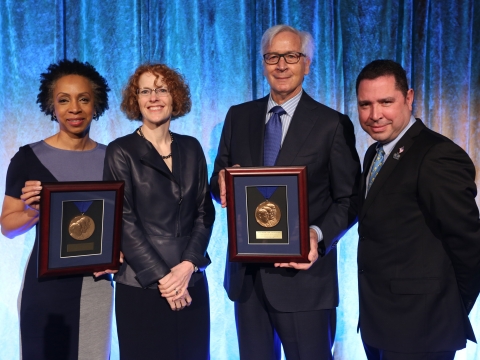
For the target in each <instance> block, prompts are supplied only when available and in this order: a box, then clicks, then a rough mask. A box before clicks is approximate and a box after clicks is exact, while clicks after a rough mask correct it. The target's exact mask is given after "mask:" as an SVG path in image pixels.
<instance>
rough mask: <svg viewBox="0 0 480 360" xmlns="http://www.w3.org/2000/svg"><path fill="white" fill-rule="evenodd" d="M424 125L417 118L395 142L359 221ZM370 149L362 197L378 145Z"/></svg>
mask: <svg viewBox="0 0 480 360" xmlns="http://www.w3.org/2000/svg"><path fill="white" fill-rule="evenodd" d="M424 127H425V125H423V123H422V122H421V121H420V120H417V122H416V123H415V124H413V125H412V127H411V128H410V129H408V131H407V132H406V133H405V134H404V135H403V136H402V138H401V139H400V140H398V142H397V143H396V144H395V147H394V148H393V150H392V152H391V153H390V155H389V156H388V158H387V161H385V164H383V166H382V168H381V169H380V172H379V173H378V175H377V177H376V178H375V181H374V182H373V184H372V187H371V188H370V190H369V191H368V194H367V197H366V198H365V200H364V201H363V204H362V207H361V210H360V216H359V218H358V220H359V221H360V220H361V219H362V218H363V217H364V216H365V213H366V211H367V210H368V207H369V206H370V205H371V204H372V203H373V201H374V200H375V197H376V196H377V195H378V193H379V192H380V190H381V189H382V187H383V186H384V185H385V183H386V182H387V181H388V179H389V177H390V175H391V174H392V172H393V171H394V170H395V168H396V167H397V165H398V164H399V163H400V161H402V160H403V158H404V156H405V154H406V153H407V152H408V150H409V149H410V148H411V146H412V145H413V143H414V141H415V137H417V135H418V134H419V133H420V131H421V130H422V129H423V128H424ZM400 148H403V150H402V152H401V154H400V152H399V150H400ZM371 149H373V155H372V154H371V153H369V151H370V150H371ZM369 151H367V154H368V155H369V159H368V163H367V162H365V165H366V167H365V168H364V169H363V176H362V178H363V179H364V185H363V186H362V190H363V193H362V197H364V196H365V189H366V188H365V186H366V183H367V179H366V176H367V175H368V171H369V170H370V165H371V163H372V161H373V158H374V156H375V154H376V146H371V147H370V148H369ZM365 156H367V155H365Z"/></svg>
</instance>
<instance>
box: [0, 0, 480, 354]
mask: <svg viewBox="0 0 480 360" xmlns="http://www.w3.org/2000/svg"><path fill="white" fill-rule="evenodd" d="M279 23H287V24H290V25H293V26H295V27H298V28H300V29H303V30H306V31H309V32H311V33H312V34H313V37H314V39H315V42H316V50H315V56H314V59H313V63H312V66H311V72H310V74H309V75H308V76H307V78H306V80H305V83H304V85H305V89H306V91H307V92H308V93H309V94H310V95H311V96H313V97H314V98H315V99H317V100H319V101H321V102H323V103H325V104H326V105H329V106H331V107H333V108H335V109H338V110H339V111H341V112H344V113H346V114H348V115H349V116H350V118H351V119H352V121H353V122H354V124H355V130H356V135H357V149H358V152H359V154H360V157H361V158H363V155H364V153H365V150H366V148H367V147H368V145H369V144H370V143H371V140H370V139H369V137H368V136H367V135H365V134H364V133H363V131H362V129H361V128H360V126H359V124H358V116H357V110H356V101H355V79H356V76H357V74H358V72H359V71H360V69H361V68H362V67H363V66H364V65H365V64H366V63H368V62H370V61H371V60H373V59H377V58H390V59H394V60H397V61H399V62H401V63H402V64H403V65H404V67H405V68H406V69H407V72H408V75H409V80H410V82H411V85H412V87H413V88H414V90H415V104H414V114H415V116H417V117H420V118H422V119H423V120H424V122H425V123H426V124H427V125H428V126H429V127H430V128H432V129H434V130H436V131H438V132H440V133H442V134H444V135H446V136H448V137H449V138H451V139H453V140H454V141H455V142H456V143H458V144H459V145H460V146H462V147H463V148H464V149H465V150H466V151H467V152H468V153H469V154H470V156H471V157H472V159H473V161H474V162H475V165H476V167H477V175H478V171H479V170H478V169H480V151H479V148H480V136H479V135H480V51H479V49H480V27H479V25H478V24H480V3H479V2H478V1H477V0H444V1H438V0H423V1H421V0H415V1H414V0H302V1H293V0H291V1H288V0H268V1H267V0H265V1H261V0H208V1H207V0H203V1H200V0H183V1H182V0H169V1H153V0H150V1H149V0H143V1H142V0H117V1H96V0H83V1H82V0H35V1H34V0H24V1H13V0H1V1H0V28H1V36H0V59H1V64H0V125H1V129H2V131H1V132H0V179H1V180H0V194H4V190H5V182H4V180H3V179H5V174H6V169H7V167H8V164H9V161H10V158H11V157H12V156H13V154H14V153H15V152H16V151H17V149H18V147H19V146H21V145H23V144H26V143H31V142H35V141H38V140H40V139H44V138H46V137H48V136H50V135H52V134H54V133H55V132H56V131H57V130H58V129H57V124H56V123H53V122H51V121H50V120H49V119H48V118H47V117H45V116H43V115H42V114H41V113H40V111H39V109H38V105H37V104H36V103H35V101H36V95H37V89H38V86H39V74H40V73H41V72H43V71H44V70H45V69H46V68H47V66H48V65H49V64H50V63H52V62H55V61H57V60H59V59H62V58H64V57H67V58H69V59H72V58H77V59H79V60H82V61H89V62H90V63H91V64H93V65H94V66H95V67H96V68H97V69H98V70H99V72H100V73H101V74H103V75H104V76H105V77H106V78H107V80H108V82H109V84H110V87H111V88H112V92H111V94H110V110H109V111H107V112H106V114H105V115H104V116H103V117H102V118H101V119H100V121H98V122H95V123H94V124H93V126H92V129H91V136H92V138H93V139H95V140H97V141H99V142H102V143H105V144H108V143H109V142H110V141H112V140H113V139H115V138H117V137H118V136H121V135H125V134H127V133H129V132H132V131H133V130H134V129H135V128H136V127H137V126H138V123H137V122H130V121H129V120H127V119H126V118H125V116H124V115H123V114H122V113H121V112H120V111H119V104H120V101H121V89H122V87H123V86H124V85H125V83H126V81H127V78H128V76H129V75H130V74H131V73H132V72H133V70H134V69H135V68H136V67H137V66H138V65H139V64H140V63H143V62H147V61H153V62H164V63H166V64H168V65H169V66H172V67H175V68H178V69H179V70H180V71H181V72H182V73H183V74H184V75H185V76H186V78H187V80H188V82H189V84H190V87H191V90H192V100H193V107H192V112H191V113H190V114H188V115H187V116H185V117H184V118H181V119H179V120H176V121H175V122H173V124H172V129H173V131H175V132H179V133H184V134H188V135H192V136H195V137H196V138H197V139H198V140H199V141H200V142H201V144H202V146H203V149H204V151H205V154H206V156H207V162H208V166H209V171H211V170H212V167H213V161H214V158H215V154H216V149H217V145H218V140H219V137H220V132H221V129H222V125H223V120H224V116H225V114H226V112H227V110H228V108H229V107H230V106H231V105H234V104H238V103H241V102H245V101H248V100H251V99H254V98H258V97H261V96H264V95H266V94H267V93H268V84H267V83H266V81H265V80H264V78H263V75H262V63H261V58H260V56H259V50H258V47H259V42H260V38H261V35H262V33H263V32H264V31H265V30H266V29H267V28H268V27H270V26H272V25H275V24H279ZM478 177H479V176H477V178H478ZM478 185H480V182H479V181H478V180H477V186H478ZM1 200H3V197H2V196H0V201H1ZM399 216H401V215H400V214H399ZM33 237H34V236H33V233H32V232H30V233H28V234H26V235H24V236H18V237H17V238H15V239H13V240H10V239H7V238H5V237H2V236H1V235H0V259H1V260H0V324H1V325H0V359H6V360H7V359H8V360H16V359H18V356H19V355H18V331H19V330H18V314H17V296H18V292H19V288H20V285H21V279H22V276H23V272H24V267H25V263H26V261H27V260H28V257H29V254H30V251H31V247H32V242H33ZM340 244H341V245H340V246H339V255H338V256H339V270H340V286H341V288H340V299H341V303H340V307H339V309H338V326H337V334H336V343H335V357H336V358H337V359H346V360H356V359H360V360H361V359H365V356H364V354H363V350H362V347H361V341H360V337H359V335H358V334H357V333H356V326H357V318H358V306H357V283H356V248H357V236H356V227H355V228H353V229H352V230H351V231H350V232H349V233H348V234H347V235H345V236H344V238H343V239H342V241H341V242H340ZM226 245H227V233H226V216H225V211H224V210H222V209H220V208H219V207H217V221H216V224H215V228H214V233H213V236H212V240H211V243H210V247H209V253H210V255H211V257H212V260H213V263H212V265H211V266H210V267H209V268H208V271H207V273H208V278H209V283H210V301H211V321H212V333H211V339H212V341H211V357H212V359H214V360H216V359H221V360H223V359H228V360H230V359H237V358H238V350H237V342H236V333H235V324H234V318H233V306H232V303H231V302H230V301H229V300H228V298H227V297H226V296H225V292H224V290H223V286H222V282H223V273H224V263H225V254H226ZM478 309H479V306H478V305H477V306H476V307H475V308H474V310H473V311H472V313H471V315H470V318H471V320H472V323H473V327H474V329H475V331H476V334H477V337H480V310H478ZM113 336H114V341H113V344H112V357H111V359H112V360H115V359H118V348H117V344H116V336H115V329H114V335H113ZM456 359H462V360H464V359H469V360H470V359H480V350H478V348H477V347H476V345H475V344H473V343H468V347H467V349H466V350H463V351H461V352H459V353H458V354H457V357H456Z"/></svg>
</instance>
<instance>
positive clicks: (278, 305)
mask: <svg viewBox="0 0 480 360" xmlns="http://www.w3.org/2000/svg"><path fill="white" fill-rule="evenodd" d="M313 50H314V45H313V39H312V36H311V35H310V34H309V33H306V32H300V31H298V30H296V29H294V28H292V27H290V26H287V25H277V26H273V27H271V28H270V29H268V30H267V31H266V32H265V34H264V35H263V37H262V41H261V55H262V57H263V67H264V74H265V77H266V78H267V81H268V83H269V85H270V94H269V95H268V96H266V97H264V98H262V99H259V100H255V101H250V102H247V103H244V104H240V105H236V106H232V107H231V108H230V110H229V111H228V114H227V117H226V119H225V124H224V127H223V132H222V137H221V140H220V145H219V148H218V154H217V158H216V160H215V168H214V172H213V174H212V178H211V187H212V193H213V194H214V197H215V198H216V200H217V201H218V202H220V203H221V204H222V207H225V206H226V205H227V200H226V190H225V170H223V169H224V168H225V167H229V166H234V165H239V166H290V165H292V166H293V165H297V166H298V165H306V166H307V173H308V206H309V225H310V248H311V250H310V252H309V255H308V259H309V260H310V262H309V263H306V264H299V263H277V264H251V263H249V264H246V263H233V262H227V265H226V273H225V281H224V286H225V289H226V290H227V293H228V296H229V298H230V299H231V300H232V301H234V302H235V319H236V324H237V336H238V341H239V348H240V358H241V359H244V360H256V359H258V360H268V359H275V360H276V359H280V343H281V344H282V345H283V348H284V351H285V355H286V357H287V359H288V360H295V359H302V360H305V359H307V360H308V359H332V358H333V357H332V352H331V349H332V346H333V342H334V337H335V326H336V310H335V308H336V306H337V305H338V279H337V252H336V248H335V246H336V244H337V242H338V240H339V239H340V238H341V237H342V235H343V234H344V233H345V232H346V231H347V230H348V229H349V228H350V226H352V224H353V223H354V222H355V221H356V215H357V199H358V197H357V181H358V179H359V175H360V164H359V159H358V155H357V152H356V150H355V135H354V128H353V125H352V123H351V121H350V119H349V118H348V117H347V116H345V115H342V114H340V113H338V112H337V111H335V110H332V109H330V108H328V107H326V106H325V105H322V104H320V103H318V102H317V101H315V100H313V99H312V98H311V97H310V96H308V95H307V94H306V92H305V91H303V89H302V83H303V79H304V77H305V75H307V74H308V73H309V71H310V63H311V60H312V55H313ZM319 256H320V257H319Z"/></svg>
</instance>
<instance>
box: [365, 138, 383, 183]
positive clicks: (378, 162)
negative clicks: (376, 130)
mask: <svg viewBox="0 0 480 360" xmlns="http://www.w3.org/2000/svg"><path fill="white" fill-rule="evenodd" d="M384 155H385V151H383V145H380V146H379V147H377V156H376V157H375V160H374V161H373V165H372V171H371V172H370V177H369V178H368V186H367V192H368V190H370V187H371V186H372V184H373V182H374V181H375V178H376V177H377V175H378V173H379V171H380V169H381V168H382V166H383V162H384Z"/></svg>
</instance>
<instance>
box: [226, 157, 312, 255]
mask: <svg viewBox="0 0 480 360" xmlns="http://www.w3.org/2000/svg"><path fill="white" fill-rule="evenodd" d="M225 182H226V192H227V223H228V241H229V260H230V261H240V262H257V263H279V262H282V263H283V262H298V263H307V262H309V261H308V253H309V251H310V233H309V226H308V225H309V224H308V195H307V194H308V189H307V169H306V166H287V167H277V166H275V167H229V168H226V169H225Z"/></svg>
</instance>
